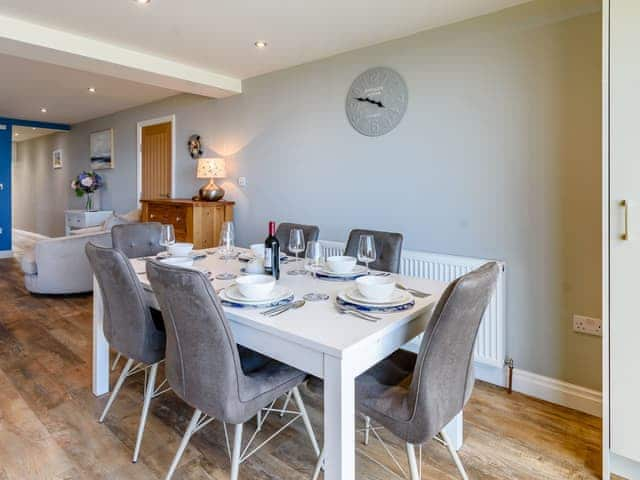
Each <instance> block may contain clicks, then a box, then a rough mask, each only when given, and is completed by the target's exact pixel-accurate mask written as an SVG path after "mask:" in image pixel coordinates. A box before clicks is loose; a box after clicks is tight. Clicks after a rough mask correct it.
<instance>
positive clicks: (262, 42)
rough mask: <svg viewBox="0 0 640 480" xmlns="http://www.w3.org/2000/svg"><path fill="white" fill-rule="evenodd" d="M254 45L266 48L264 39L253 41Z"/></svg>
mask: <svg viewBox="0 0 640 480" xmlns="http://www.w3.org/2000/svg"><path fill="white" fill-rule="evenodd" d="M254 45H255V46H256V48H260V49H262V48H267V42H265V41H264V40H258V41H257V42H256V43H254Z"/></svg>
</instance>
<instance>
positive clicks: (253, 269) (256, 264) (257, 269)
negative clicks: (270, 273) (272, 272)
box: [245, 258, 264, 274]
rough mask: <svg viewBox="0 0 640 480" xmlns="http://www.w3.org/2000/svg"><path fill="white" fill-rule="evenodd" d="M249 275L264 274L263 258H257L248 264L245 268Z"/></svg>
mask: <svg viewBox="0 0 640 480" xmlns="http://www.w3.org/2000/svg"><path fill="white" fill-rule="evenodd" d="M245 270H246V272H247V273H252V274H256V273H264V260H263V259H262V258H255V259H253V260H251V261H250V262H248V263H247V266H246V267H245Z"/></svg>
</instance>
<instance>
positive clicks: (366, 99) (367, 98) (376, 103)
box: [356, 97, 384, 108]
mask: <svg viewBox="0 0 640 480" xmlns="http://www.w3.org/2000/svg"><path fill="white" fill-rule="evenodd" d="M356 100H358V101H359V102H368V103H371V104H373V105H377V106H378V107H379V108H384V105H383V104H382V102H378V101H376V100H372V99H370V98H369V97H356Z"/></svg>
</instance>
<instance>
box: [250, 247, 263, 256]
mask: <svg viewBox="0 0 640 480" xmlns="http://www.w3.org/2000/svg"><path fill="white" fill-rule="evenodd" d="M250 248H251V251H252V252H253V255H255V257H256V258H264V243H254V244H253V245H251V247H250Z"/></svg>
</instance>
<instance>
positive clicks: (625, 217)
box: [620, 200, 629, 240]
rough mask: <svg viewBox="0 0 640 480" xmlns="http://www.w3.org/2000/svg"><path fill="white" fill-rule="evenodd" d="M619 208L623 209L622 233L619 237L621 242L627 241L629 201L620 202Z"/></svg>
mask: <svg viewBox="0 0 640 480" xmlns="http://www.w3.org/2000/svg"><path fill="white" fill-rule="evenodd" d="M620 206H621V207H622V208H624V233H623V234H622V235H620V238H621V239H622V240H629V201H628V200H622V201H621V202H620Z"/></svg>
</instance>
